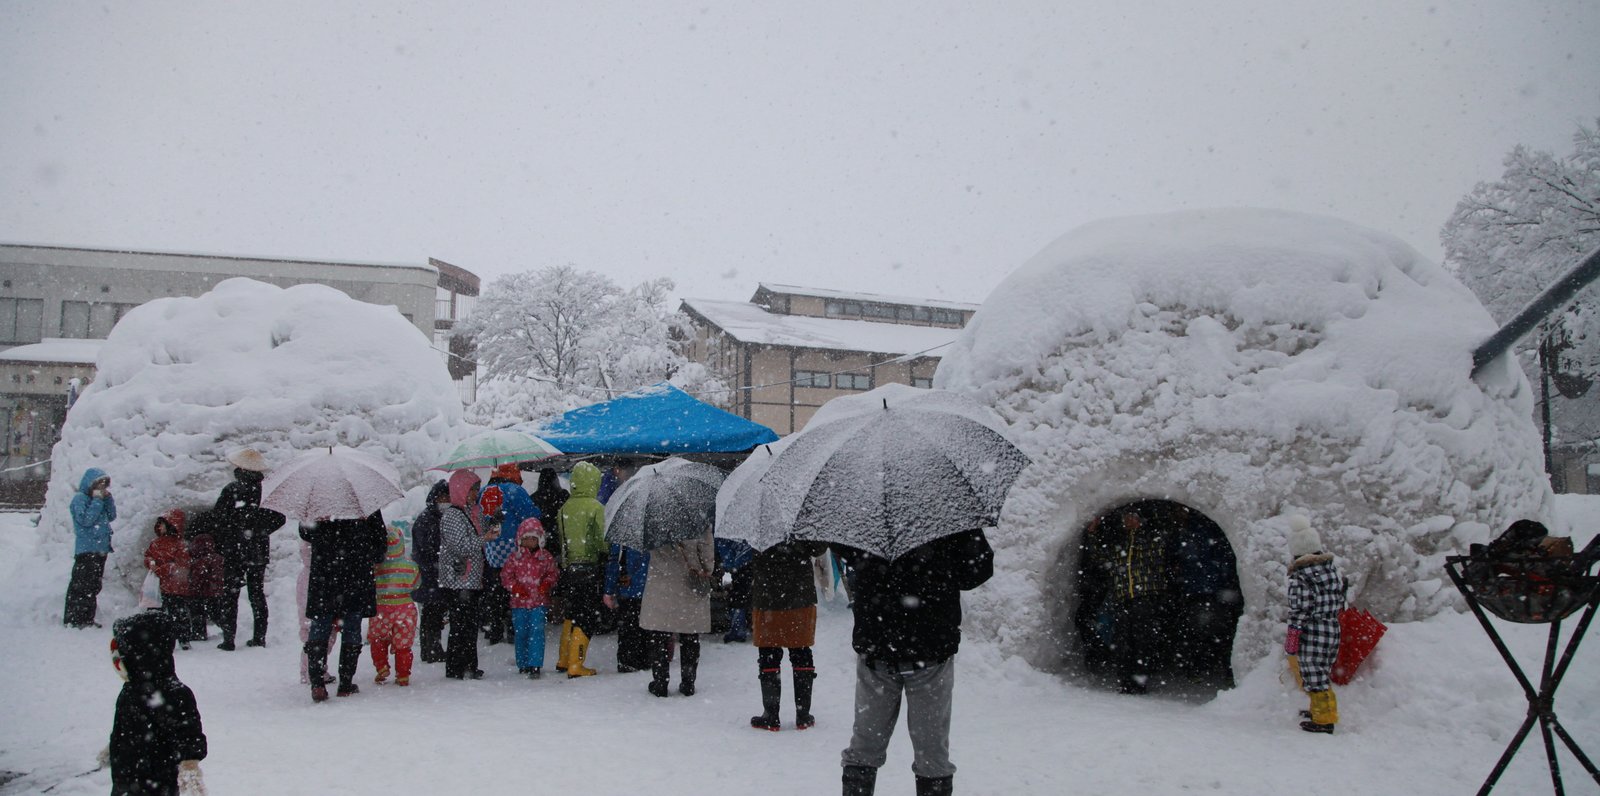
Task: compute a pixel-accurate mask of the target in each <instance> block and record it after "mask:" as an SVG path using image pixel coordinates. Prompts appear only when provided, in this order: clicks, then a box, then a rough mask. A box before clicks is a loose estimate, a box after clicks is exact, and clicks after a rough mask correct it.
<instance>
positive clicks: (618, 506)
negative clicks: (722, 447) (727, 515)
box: [606, 459, 725, 550]
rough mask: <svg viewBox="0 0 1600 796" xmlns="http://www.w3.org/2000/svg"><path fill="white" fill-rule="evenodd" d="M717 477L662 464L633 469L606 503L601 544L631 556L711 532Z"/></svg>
mask: <svg viewBox="0 0 1600 796" xmlns="http://www.w3.org/2000/svg"><path fill="white" fill-rule="evenodd" d="M724 477H725V476H724V475H723V472H722V471H721V470H718V469H717V468H715V467H712V466H711V465H709V464H700V463H698V462H691V461H688V460H686V459H667V460H666V461H664V462H661V463H659V464H652V465H650V466H648V467H641V468H639V472H637V473H634V474H633V477H632V478H629V479H628V480H627V481H624V482H623V483H622V486H620V487H617V491H616V492H615V493H613V494H612V495H611V500H610V501H609V502H607V503H606V541H608V542H612V543H613V544H620V545H624V546H626V547H631V548H633V549H635V550H654V549H656V548H658V547H662V546H665V545H669V544H673V543H674V542H681V541H684V540H685V539H693V538H696V537H698V536H701V535H702V534H704V533H705V532H706V530H707V529H708V528H711V527H712V524H713V522H714V521H715V519H716V513H717V490H718V488H720V487H721V486H722V481H723V479H724Z"/></svg>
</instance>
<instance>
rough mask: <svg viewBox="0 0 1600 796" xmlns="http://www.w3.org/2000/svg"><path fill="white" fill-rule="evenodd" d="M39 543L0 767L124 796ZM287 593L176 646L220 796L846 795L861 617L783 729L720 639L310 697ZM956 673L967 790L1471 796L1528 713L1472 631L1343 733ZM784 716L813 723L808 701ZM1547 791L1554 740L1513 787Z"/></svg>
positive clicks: (1010, 671) (75, 637)
mask: <svg viewBox="0 0 1600 796" xmlns="http://www.w3.org/2000/svg"><path fill="white" fill-rule="evenodd" d="M1561 507H1562V509H1563V513H1564V515H1565V516H1564V517H1563V519H1565V520H1566V521H1567V522H1568V523H1573V524H1577V525H1580V526H1584V527H1587V528H1590V529H1592V528H1594V527H1595V526H1596V525H1597V524H1600V498H1582V499H1578V498H1563V500H1562V503H1561ZM33 533H34V528H33V527H32V525H31V523H30V518H27V517H25V516H23V515H0V605H4V606H6V608H7V611H6V615H5V616H4V617H0V650H4V660H5V662H6V665H5V667H4V668H5V672H6V676H5V677H4V679H3V680H0V716H3V717H4V719H3V720H0V771H10V772H22V773H23V776H22V777H21V778H20V779H16V780H14V781H12V782H11V783H9V784H8V785H5V786H0V794H13V793H40V792H43V791H45V790H46V789H51V788H53V789H52V790H50V792H51V793H53V794H63V795H69V794H91V793H94V794H98V793H105V792H107V790H108V789H109V783H110V780H109V776H108V774H107V772H105V771H98V772H94V773H91V774H87V775H85V776H77V777H74V776H73V775H75V774H79V773H80V772H84V771H87V770H89V769H92V768H93V767H94V757H95V753H96V752H97V751H98V750H99V749H100V748H101V747H102V746H103V745H104V744H105V741H106V736H107V733H108V731H109V728H110V722H111V712H112V705H113V702H114V700H115V697H116V693H117V690H118V688H119V687H120V681H119V680H118V679H117V678H116V675H115V674H114V673H113V671H112V669H111V666H110V663H109V659H108V656H107V653H106V642H107V639H108V638H109V630H99V631H74V630H68V629H65V628H62V627H60V626H58V625H56V624H55V623H54V622H51V621H48V620H47V618H46V617H45V616H44V615H42V613H41V611H36V610H30V609H28V608H27V607H26V606H43V605H47V604H48V603H50V602H51V601H54V602H55V603H59V601H60V595H59V594H58V593H52V594H49V595H45V594H29V595H19V594H17V593H16V590H17V589H19V588H29V589H37V588H39V586H38V584H40V583H43V582H45V581H44V580H42V579H41V578H39V577H36V575H37V574H38V571H37V570H38V569H39V568H40V567H43V566H49V567H53V568H54V569H57V570H59V572H54V573H53V574H54V575H57V576H59V577H56V578H54V579H53V580H56V581H59V585H60V586H61V587H62V588H64V586H65V582H66V577H67V565H66V564H65V563H64V562H62V561H60V560H49V561H44V560H41V559H40V558H39V557H37V556H36V555H34V550H35V545H34V543H33V542H32V541H30V536H31V535H32V534H33ZM1587 535H1592V531H1590V532H1589V533H1587V534H1584V535H1583V536H1584V537H1586V536H1587ZM30 570H31V571H30ZM285 580H286V579H285V578H284V577H281V576H280V577H279V578H278V579H277V580H276V581H275V585H276V584H281V583H284V582H285ZM287 580H288V582H290V583H292V575H291V576H290V577H289V578H288V579H287ZM8 592H9V593H8ZM274 597H275V599H274V606H273V607H274V608H275V609H277V613H276V614H275V617H276V618H275V621H274V628H273V636H272V644H271V646H269V647H268V648H266V649H241V650H240V651H238V652H234V653H224V652H220V651H218V650H216V649H215V648H214V646H213V645H212V644H200V645H197V646H196V648H195V649H194V650H192V651H190V652H180V653H179V659H178V671H179V674H180V676H181V677H182V678H183V679H184V680H185V681H186V682H187V683H188V684H189V685H190V686H191V687H192V688H193V689H194V692H195V694H196V697H197V699H198V700H199V704H200V709H201V712H202V713H203V715H204V721H205V728H206V733H207V735H208V737H209V739H210V743H211V756H210V757H209V758H208V759H207V760H206V761H205V763H204V765H203V769H204V771H205V777H206V781H207V784H208V786H209V788H210V790H211V792H212V793H216V794H240V793H248V794H277V793H283V794H304V793H373V794H377V793H389V792H393V791H394V790H395V787H396V784H397V783H405V789H406V790H407V791H408V792H412V793H481V794H493V793H526V792H569V791H570V792H575V793H585V794H633V793H652V794H679V793H682V794H705V793H752V792H759V793H764V794H814V793H827V792H836V791H837V788H838V784H837V783H838V774H839V767H838V753H839V750H840V749H841V748H842V747H843V746H844V745H845V743H846V742H847V740H848V735H849V717H850V715H851V699H852V691H851V665H852V660H853V659H852V655H851V653H850V650H849V630H850V617H849V614H848V612H846V611H845V610H844V608H843V605H842V604H837V603H835V604H828V605H825V606H824V610H823V611H822V614H821V627H820V629H819V635H820V638H819V640H818V645H817V664H818V668H819V671H820V674H821V677H820V679H819V681H818V683H817V697H816V700H817V701H816V706H815V708H814V712H815V713H816V714H817V715H818V717H819V723H818V725H817V727H816V728H814V729H812V730H809V731H807V732H803V733H797V732H793V731H789V730H786V731H784V732H781V733H776V734H773V733H765V732H757V731H754V730H751V729H750V728H749V727H748V724H747V719H748V717H749V716H750V715H751V714H752V713H755V712H757V710H758V696H757V689H756V679H755V671H754V670H755V652H754V650H753V649H751V648H750V647H748V646H733V645H721V644H707V645H706V648H705V655H704V657H703V661H702V664H701V675H700V693H699V694H698V695H697V696H695V697H693V698H684V697H680V696H677V695H676V694H674V695H673V697H672V698H670V699H656V698H653V697H651V696H649V695H648V694H646V693H645V690H644V688H645V683H646V681H647V680H648V676H647V675H645V674H642V673H640V674H630V675H618V674H616V673H614V671H612V670H611V668H610V667H609V666H608V667H605V668H603V669H602V673H601V674H600V675H599V676H597V677H593V678H589V679H586V680H574V681H568V680H565V679H558V678H548V679H544V680H541V681H538V682H530V681H527V680H524V679H521V678H519V677H517V676H516V674H515V670H514V666H513V664H512V662H511V661H512V659H511V650H510V648H509V647H507V646H497V647H492V648H484V649H483V651H482V662H483V665H484V668H485V669H486V670H487V671H488V676H487V678H486V679H484V680H482V681H480V682H454V681H446V680H444V678H443V671H442V668H441V666H440V665H437V664H435V665H423V664H420V663H419V664H418V668H419V672H418V673H417V674H416V675H414V678H413V679H414V682H413V685H412V686H411V687H410V688H408V689H401V688H396V687H395V686H392V685H389V686H374V685H372V684H371V675H372V669H371V662H370V660H367V659H363V662H362V668H361V683H362V685H363V691H362V693H361V694H359V695H358V696H355V697H353V698H349V699H334V700H330V701H329V702H328V703H327V704H322V705H314V704H312V702H311V701H310V698H309V695H308V693H307V691H306V688H305V687H304V686H302V685H301V684H300V683H299V682H298V663H297V658H296V646H297V645H296V644H295V643H293V639H294V631H295V628H294V625H293V624H292V623H291V622H289V621H285V620H286V619H287V618H288V617H289V616H291V615H292V606H293V600H292V596H288V595H286V594H285V593H284V590H282V589H280V590H279V593H277V594H275V595H274ZM47 598H48V599H47ZM286 601H287V602H286ZM19 607H21V608H20V609H19ZM55 610H56V611H57V612H59V606H58V605H57V607H56V608H55ZM243 613H244V614H245V615H248V610H247V609H246V610H245V611H243ZM109 618H110V617H108V616H106V615H104V612H103V613H102V616H101V620H102V621H103V622H105V621H107V620H108V619H109ZM55 620H56V621H59V613H57V614H56V616H55ZM108 624H109V623H108ZM1570 624H1572V623H1569V625H1570ZM1498 627H1499V628H1500V629H1501V630H1502V632H1503V633H1504V634H1505V635H1506V637H1507V638H1508V641H1509V643H1510V644H1511V645H1512V647H1513V649H1514V650H1515V651H1516V652H1517V653H1518V655H1519V657H1521V659H1522V660H1524V661H1526V662H1527V663H1528V664H1529V665H1531V664H1532V663H1533V662H1535V661H1536V660H1537V659H1538V656H1539V655H1540V654H1541V653H1542V647H1543V643H1544V641H1545V637H1546V630H1547V627H1546V626H1509V625H1505V624H1503V623H1501V624H1498ZM1568 629H1569V630H1570V627H1569V628H1568ZM1597 633H1600V631H1595V630H1591V631H1590V635H1591V636H1592V635H1596V634H1597ZM708 639H709V637H708ZM551 642H552V643H551V646H550V649H549V654H550V655H551V656H552V657H553V655H554V637H553V636H552V638H551ZM1586 643H1587V645H1588V648H1587V649H1584V650H1581V651H1580V654H1579V656H1578V658H1577V660H1576V661H1575V663H1574V665H1573V669H1572V672H1571V674H1570V675H1569V676H1568V678H1567V681H1566V685H1565V686H1564V687H1563V688H1562V691H1561V692H1560V696H1559V699H1558V700H1557V705H1556V707H1557V712H1558V714H1559V715H1560V716H1561V717H1562V719H1563V721H1564V723H1565V725H1566V727H1567V728H1568V729H1569V730H1570V731H1571V732H1572V734H1573V735H1574V736H1575V738H1576V739H1577V740H1578V742H1579V744H1582V745H1586V747H1587V751H1588V752H1589V754H1590V755H1591V757H1596V756H1600V644H1597V643H1596V642H1595V640H1594V639H1589V640H1588V641H1587V642H1586ZM614 651H615V647H614V640H613V639H611V638H609V637H606V638H602V639H600V640H599V641H597V643H596V645H595V650H594V652H593V655H592V660H593V661H598V662H599V663H602V664H604V663H610V662H612V661H614ZM959 662H960V663H959V669H958V681H957V686H956V687H957V703H956V716H955V727H954V730H953V732H952V741H951V747H952V754H953V756H954V759H955V761H956V763H957V765H959V766H960V768H961V771H960V773H959V774H957V784H958V787H959V788H960V789H961V791H962V792H964V793H986V794H1018V793H1066V792H1070V793H1082V794H1162V793H1178V792H1200V793H1219V794H1283V793H1291V792H1292V793H1305V794H1339V795H1340V796H1345V795H1346V794H1352V793H1374V794H1377V793H1406V794H1408V796H1424V795H1425V794H1458V793H1463V792H1472V791H1474V790H1476V788H1477V786H1478V785H1479V783H1480V782H1481V781H1482V779H1483V777H1484V776H1485V775H1486V774H1487V773H1488V770H1489V768H1490V766H1491V765H1492V763H1493V761H1494V759H1495V758H1496V757H1497V756H1498V755H1499V753H1500V751H1501V750H1502V748H1503V747H1504V745H1505V743H1506V742H1507V740H1509V738H1510V735H1511V733H1512V732H1513V731H1514V730H1515V728H1516V726H1517V724H1518V722H1519V721H1520V719H1521V717H1522V716H1523V714H1524V711H1525V703H1524V702H1523V699H1522V696H1521V694H1520V693H1519V691H1518V689H1517V687H1516V685H1515V682H1514V680H1513V679H1512V678H1511V675H1510V673H1509V672H1508V671H1507V670H1506V669H1505V666H1504V665H1503V664H1502V663H1501V661H1500V659H1499V657H1498V656H1497V655H1496V654H1495V652H1494V650H1493V648H1492V647H1491V646H1490V643H1489V641H1488V639H1487V637H1486V636H1484V634H1483V633H1482V631H1481V630H1480V629H1479V628H1478V627H1477V624H1476V622H1475V620H1474V619H1473V618H1472V617H1471V616H1470V615H1445V616H1441V617H1437V618H1434V619H1432V620H1429V621H1426V622H1421V623H1412V624H1404V625H1396V626H1394V627H1391V629H1390V632H1389V635H1388V636H1387V637H1385V639H1384V641H1383V644H1382V646H1381V647H1380V649H1379V651H1378V653H1377V654H1376V656H1375V657H1374V659H1373V660H1371V661H1370V662H1369V664H1368V666H1369V667H1370V668H1367V669H1364V670H1363V673H1362V676H1361V677H1360V678H1359V679H1358V680H1357V681H1356V682H1355V683H1353V684H1351V685H1350V686H1349V687H1346V688H1343V689H1341V690H1340V692H1339V703H1340V711H1341V715H1342V718H1343V723H1341V724H1340V727H1339V732H1338V734H1336V735H1334V736H1331V737H1330V736H1314V735H1309V734H1306V733H1302V732H1300V731H1299V730H1298V729H1297V728H1296V726H1295V725H1296V719H1295V717H1294V712H1295V711H1296V710H1298V709H1299V708H1301V707H1303V706H1304V700H1303V697H1302V696H1300V695H1299V694H1297V693H1295V692H1293V691H1291V690H1290V689H1289V688H1288V687H1287V686H1285V685H1283V684H1282V683H1281V682H1280V681H1279V677H1278V664H1279V663H1281V660H1279V659H1274V660H1273V661H1270V662H1266V663H1263V664H1262V665H1261V666H1259V667H1257V668H1256V669H1255V670H1254V671H1251V672H1250V673H1249V674H1248V675H1246V676H1244V677H1243V678H1242V680H1241V683H1240V685H1239V687H1238V688H1237V689H1235V690H1233V691H1229V692H1226V693H1224V694H1222V695H1221V696H1220V697H1219V698H1217V699H1215V700H1212V701H1209V702H1204V703H1198V702H1193V701H1186V700H1184V699H1182V698H1179V697H1175V696H1162V695H1160V694H1156V695H1152V696H1148V697H1126V696H1119V695H1117V694H1114V693H1109V692H1107V691H1105V690H1102V689H1100V688H1097V687H1094V686H1089V685H1084V684H1080V683H1077V682H1075V681H1073V680H1071V679H1067V678H1062V677H1059V676H1056V675H1052V674H1047V673H1043V672H1039V671H1037V670H1034V669H1031V668H1029V667H1027V666H1026V665H1024V664H1022V663H1021V662H1020V661H1018V660H1015V659H1009V660H1008V659H1003V658H1002V657H1001V656H1000V655H999V653H998V652H997V651H996V650H995V649H994V648H993V647H990V646H987V645H981V644H975V643H970V642H969V643H968V644H966V645H964V647H963V652H962V655H961V657H960V658H959ZM785 685H786V688H787V683H786V684H785ZM786 697H787V692H786ZM783 718H784V721H785V722H786V723H787V722H789V721H790V719H791V712H790V709H789V707H788V706H787V703H786V706H785V711H784V714H783ZM1561 759H1562V763H1563V771H1564V772H1565V774H1566V783H1567V786H1568V789H1569V792H1571V793H1594V792H1597V788H1596V787H1595V785H1594V783H1593V782H1591V781H1589V780H1587V778H1586V777H1585V776H1584V774H1583V772H1582V770H1581V768H1579V767H1578V766H1577V764H1576V761H1574V760H1573V759H1572V757H1571V756H1570V755H1567V754H1566V753H1565V752H1563V754H1562V758H1561ZM879 785H880V792H882V793H909V792H911V790H912V783H911V772H910V747H909V745H908V743H907V742H906V740H905V737H904V731H903V730H902V731H901V732H900V734H899V735H897V737H896V739H895V742H894V744H893V745H892V746H891V749H890V755H889V761H888V763H887V765H886V766H885V767H884V769H883V771H882V773H881V775H880V780H879ZM1549 787H1550V784H1549V778H1548V774H1547V773H1546V772H1545V770H1544V768H1543V754H1542V750H1541V749H1540V748H1539V745H1538V740H1537V735H1536V734H1535V737H1534V738H1533V739H1531V740H1530V742H1529V743H1528V744H1526V745H1525V746H1524V748H1523V751H1522V753H1520V754H1519V755H1518V757H1517V758H1516V760H1515V761H1514V762H1513V764H1512V766H1511V769H1510V770H1509V771H1508V772H1507V773H1506V775H1505V777H1504V778H1503V779H1502V781H1501V785H1500V787H1499V788H1498V789H1497V792H1499V793H1507V794H1512V793H1540V792H1547V791H1548V789H1549Z"/></svg>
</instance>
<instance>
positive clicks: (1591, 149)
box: [1440, 124, 1600, 461]
mask: <svg viewBox="0 0 1600 796" xmlns="http://www.w3.org/2000/svg"><path fill="white" fill-rule="evenodd" d="M1572 140H1573V144H1574V151H1573V154H1572V155H1570V156H1568V157H1556V156H1555V155H1553V154H1551V153H1548V152H1540V151H1537V150H1531V149H1528V148H1527V147H1523V146H1518V147H1516V148H1515V149H1513V150H1511V153H1510V154H1509V155H1507V156H1506V159H1505V171H1504V172H1503V173H1502V174H1501V175H1500V179H1499V180H1498V181H1495V182H1483V183H1479V184H1478V185H1477V186H1476V187H1474V188H1473V189H1472V192H1471V193H1469V194H1468V195H1467V196H1466V197H1465V198H1463V199H1462V200H1461V202H1460V203H1459V204H1457V205H1456V209H1455V212H1454V213H1452V214H1451V216H1450V220H1449V221H1447V222H1446V223H1445V225H1444V229H1443V230H1442V231H1441V232H1440V240H1441V241H1442V242H1443V244H1444V249H1445V264H1446V266H1448V267H1451V268H1453V269H1454V270H1455V271H1456V272H1457V273H1458V274H1459V275H1460V276H1461V279H1462V281H1463V282H1465V283H1466V285H1467V287H1469V288H1471V289H1472V292H1473V293H1475V294H1477V296H1478V298H1479V299H1480V300H1481V301H1483V303H1484V305H1485V306H1487V307H1488V308H1489V312H1490V313H1491V314H1493V315H1494V318H1495V320H1497V321H1499V322H1501V323H1504V322H1505V321H1506V320H1508V319H1510V318H1511V317H1512V316H1513V315H1515V314H1516V313H1517V312H1518V311H1519V310H1521V309H1522V308H1523V307H1524V306H1525V305H1526V304H1527V303H1528V302H1529V301H1531V300H1532V299H1533V298H1534V297H1535V296H1537V295H1538V294H1539V293H1540V291H1542V290H1544V289H1545V288H1546V287H1549V286H1550V285H1551V284H1552V283H1554V282H1555V281H1556V280H1557V279H1558V278H1559V277H1561V276H1562V275H1563V274H1565V273H1566V271H1567V270H1568V269H1569V268H1571V267H1572V265H1573V264H1575V263H1576V262H1577V261H1578V260H1579V259H1580V258H1582V257H1583V256H1584V255H1585V254H1587V253H1589V252H1590V251H1592V250H1594V249H1595V248H1596V247H1597V246H1600V124H1597V126H1596V127H1585V126H1583V125H1579V126H1578V131H1577V132H1576V133H1575V134H1574V135H1573V137H1572ZM1529 342H1530V343H1532V344H1533V346H1534V347H1535V349H1536V351H1537V359H1536V361H1535V366H1536V367H1537V377H1536V378H1537V380H1538V381H1539V382H1540V384H1541V385H1542V397H1543V400H1542V401H1541V405H1542V414H1543V420H1544V425H1545V437H1546V456H1547V461H1548V457H1549V446H1550V444H1551V443H1552V437H1556V438H1558V439H1557V441H1558V443H1565V444H1568V445H1578V446H1585V445H1587V446H1593V445H1594V440H1595V438H1596V437H1597V436H1600V411H1596V407H1595V404H1596V403H1597V402H1596V401H1594V400H1592V399H1591V400H1587V401H1576V400H1572V399H1578V398H1582V397H1584V396H1585V395H1586V394H1587V393H1588V391H1589V389H1590V386H1591V384H1592V382H1593V380H1594V379H1595V378H1596V377H1597V376H1600V291H1597V290H1595V289H1593V288H1591V289H1589V290H1587V291H1585V292H1583V293H1580V294H1579V296H1578V298H1577V299H1576V300H1575V301H1574V302H1573V303H1572V304H1571V305H1569V306H1568V307H1567V308H1566V309H1565V310H1564V311H1561V312H1558V313H1554V314H1552V315H1551V316H1550V318H1549V319H1548V320H1546V321H1545V322H1544V323H1543V324H1542V325H1541V327H1540V330H1539V334H1538V335H1536V336H1534V337H1531V338H1530V339H1529ZM1552 386H1553V387H1554V388H1555V390H1556V391H1557V393H1558V396H1552V395H1551V387H1552ZM1562 399H1567V400H1565V401H1563V400H1562ZM1552 429H1554V432H1553V431H1552Z"/></svg>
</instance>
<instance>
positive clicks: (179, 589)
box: [144, 509, 190, 649]
mask: <svg viewBox="0 0 1600 796" xmlns="http://www.w3.org/2000/svg"><path fill="white" fill-rule="evenodd" d="M183 522H184V516H183V509H172V510H171V511H168V512H167V513H166V514H163V515H161V516H160V517H157V518H156V538H155V539H154V540H152V541H151V542H150V546H149V547H148V548H145V551H144V566H145V569H148V570H150V571H151V572H154V573H155V575H156V580H158V581H160V582H161V609H162V610H163V611H165V612H166V613H167V615H168V616H169V617H171V619H172V626H173V627H174V628H176V629H177V635H178V643H179V645H180V646H182V647H183V648H184V649H188V648H189V640H190V626H189V595H190V589H189V548H188V547H187V546H186V545H184V543H183Z"/></svg>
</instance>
